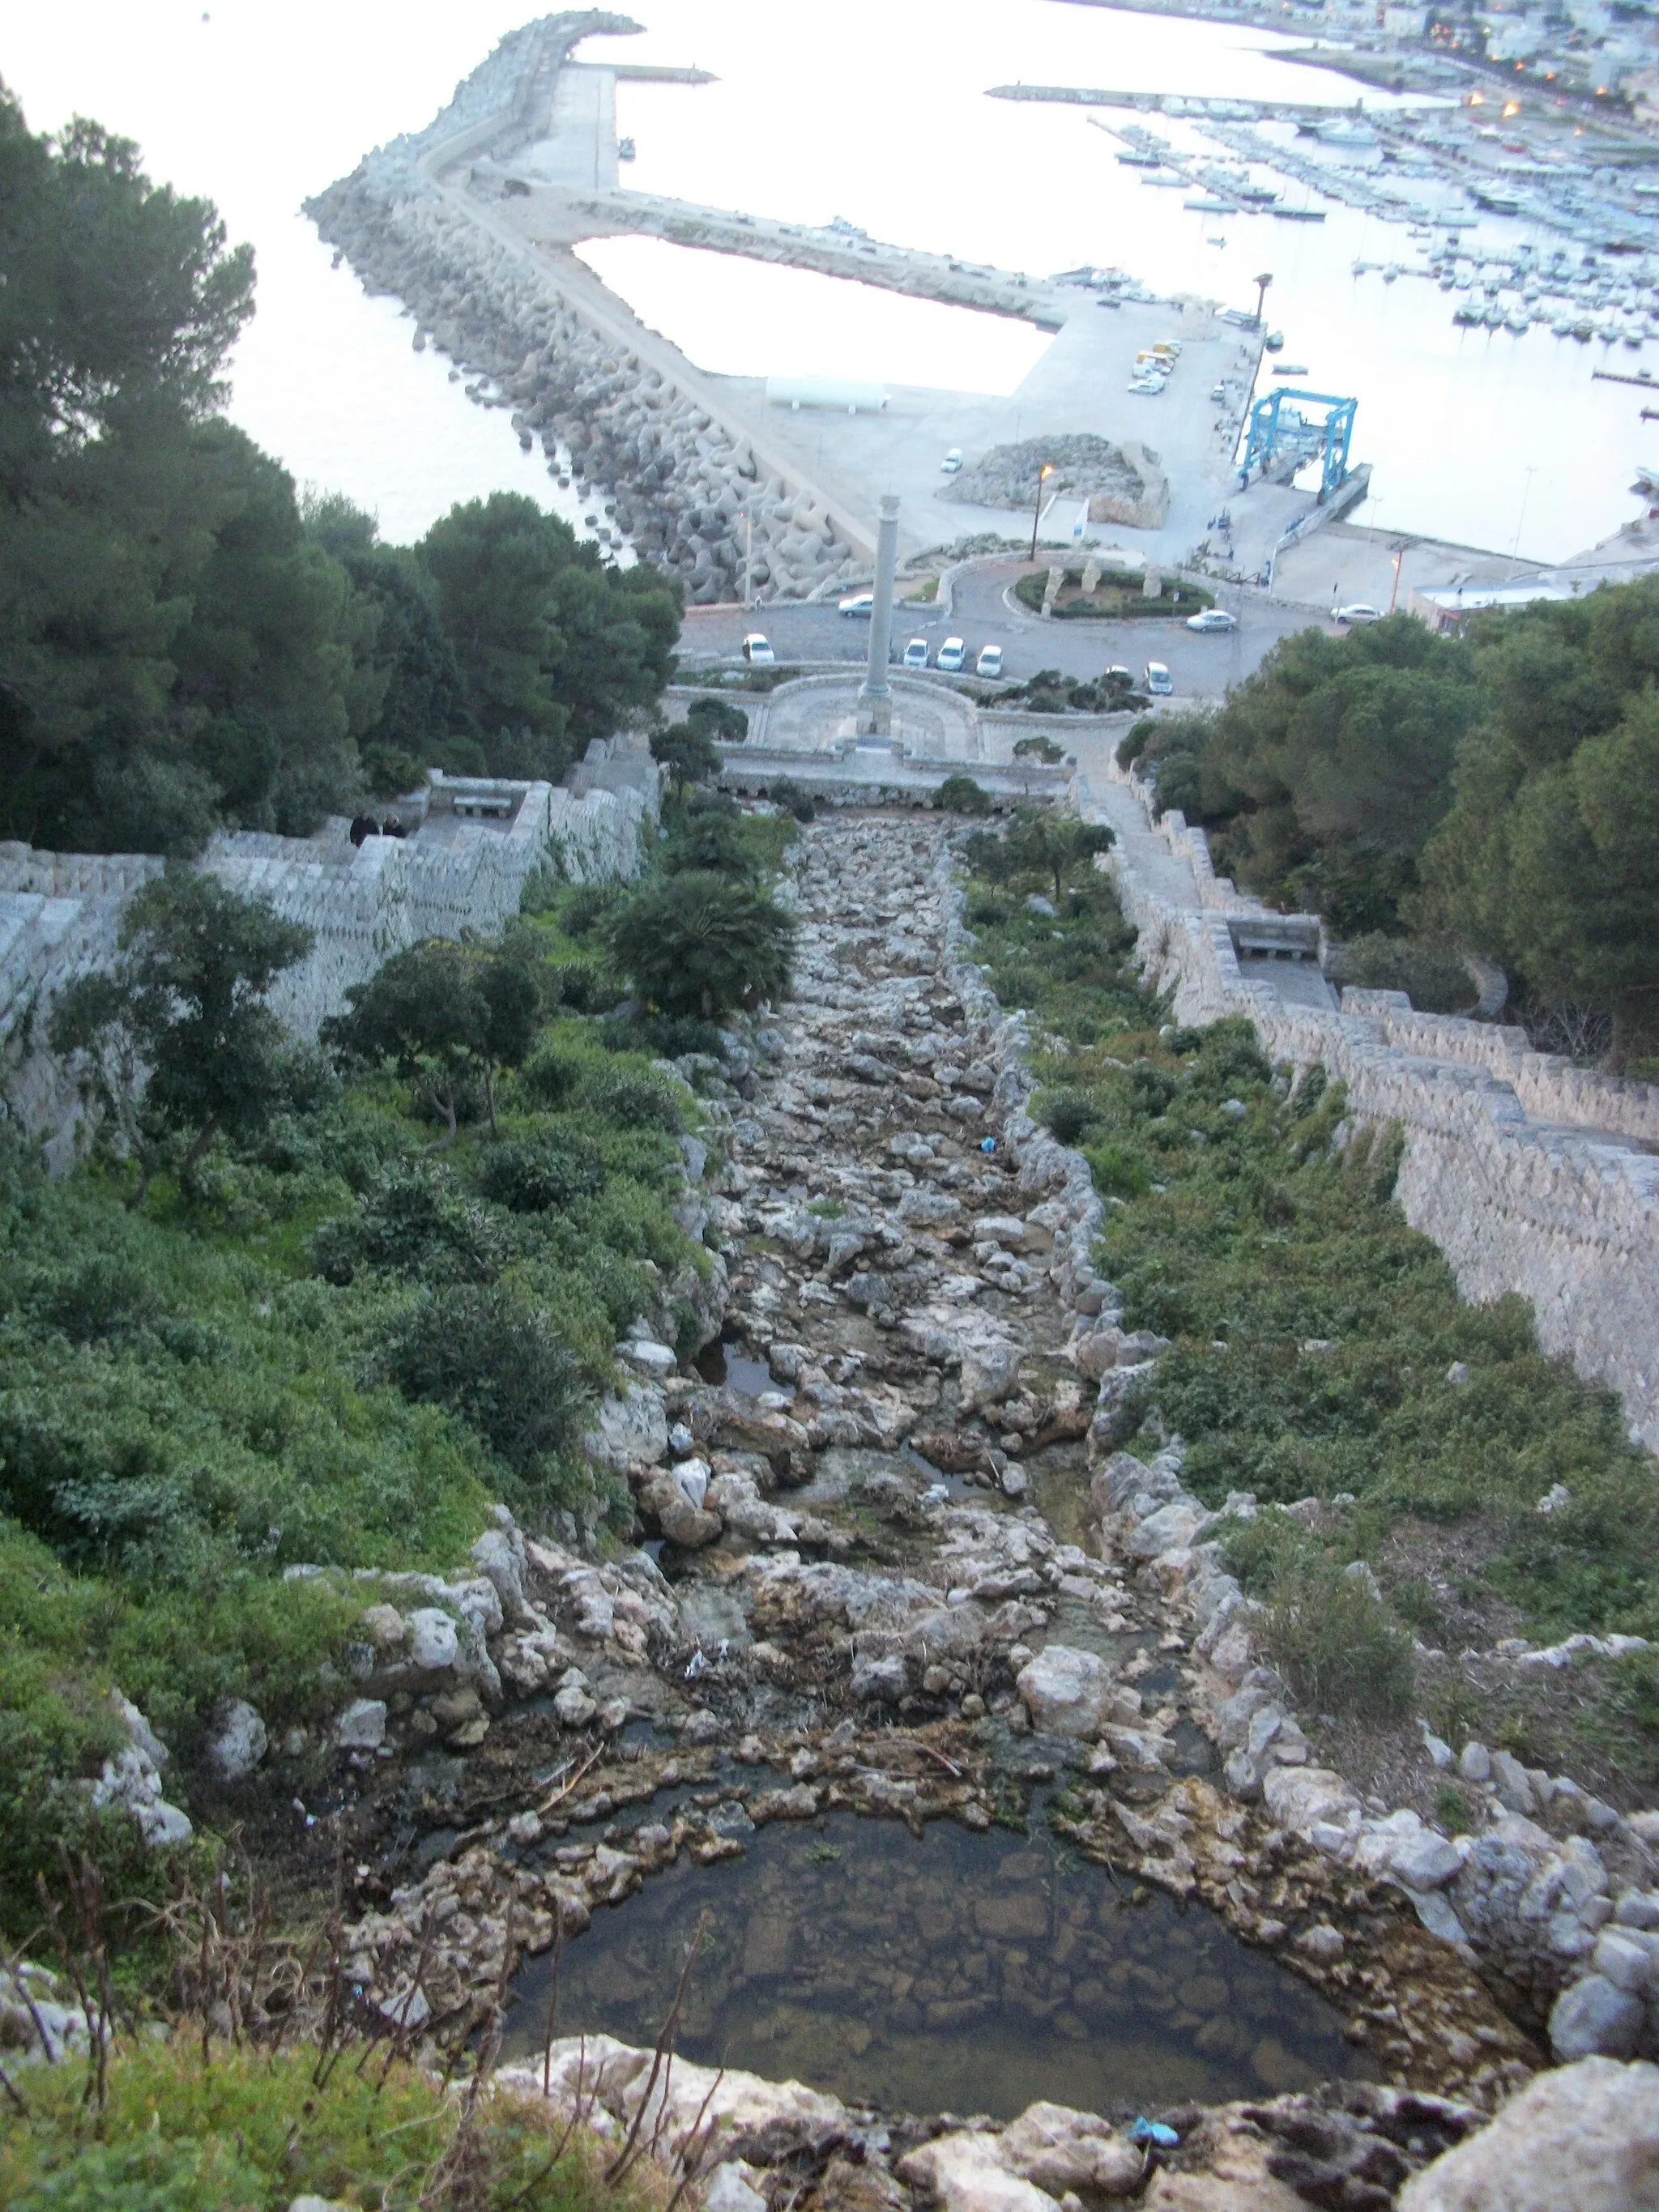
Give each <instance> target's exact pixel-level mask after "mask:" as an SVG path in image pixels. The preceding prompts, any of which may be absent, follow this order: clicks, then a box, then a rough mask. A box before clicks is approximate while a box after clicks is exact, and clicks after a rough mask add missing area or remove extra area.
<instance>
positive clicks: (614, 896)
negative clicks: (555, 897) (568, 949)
mask: <svg viewBox="0 0 1659 2212" xmlns="http://www.w3.org/2000/svg"><path fill="white" fill-rule="evenodd" d="M625 896H627V894H626V890H625V888H624V886H623V885H622V884H615V883H604V884H572V885H571V887H570V889H569V890H568V891H567V892H566V893H565V894H564V897H563V900H562V902H561V904H560V908H559V927H560V928H561V929H562V930H563V932H564V933H565V935H566V936H567V937H574V939H577V941H578V942H579V943H580V940H581V939H584V938H586V937H591V936H592V934H593V933H594V931H595V930H596V929H597V928H598V927H599V925H600V924H601V923H602V922H604V921H607V920H608V919H609V918H610V916H611V915H613V914H614V913H615V912H616V910H617V908H618V907H619V906H620V905H621V904H622V902H623V898H624V897H625Z"/></svg>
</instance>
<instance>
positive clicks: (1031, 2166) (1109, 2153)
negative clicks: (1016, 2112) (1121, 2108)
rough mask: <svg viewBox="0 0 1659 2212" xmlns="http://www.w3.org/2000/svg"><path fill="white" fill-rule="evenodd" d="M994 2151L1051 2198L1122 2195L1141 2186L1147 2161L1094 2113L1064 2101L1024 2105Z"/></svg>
mask: <svg viewBox="0 0 1659 2212" xmlns="http://www.w3.org/2000/svg"><path fill="white" fill-rule="evenodd" d="M997 2155H998V2157H999V2158H1000V2160H1001V2161H1002V2163H1003V2165H1004V2166H1006V2167H1007V2168H1008V2170H1009V2172H1011V2173H1017V2174H1018V2175H1019V2176H1020V2178H1021V2179H1022V2180H1025V2181H1030V2182H1034V2183H1035V2184H1036V2186H1037V2187H1038V2188H1039V2189H1042V2190H1046V2191H1047V2192H1048V2195H1049V2196H1050V2197H1064V2196H1065V2194H1066V2191H1067V2190H1074V2191H1076V2192H1077V2194H1078V2195H1079V2197H1085V2198H1087V2197H1127V2196H1128V2195H1129V2194H1130V2193H1131V2192H1132V2191H1133V2190H1135V2189H1137V2188H1139V2185H1140V2179H1141V2175H1142V2172H1143V2171H1144V2168H1145V2165H1146V2161H1145V2159H1144V2158H1143V2156H1142V2154H1141V2153H1140V2152H1139V2151H1138V2150H1137V2149H1136V2148H1135V2147H1134V2145H1133V2143H1131V2142H1125V2141H1124V2139H1123V2137H1122V2136H1120V2135H1118V2134H1116V2133H1115V2131H1114V2130H1113V2128H1112V2126H1111V2124H1110V2123H1109V2121H1106V2120H1103V2119H1102V2118H1100V2116H1099V2115H1098V2113H1096V2112H1075V2111H1073V2108H1072V2106H1069V2105H1050V2104H1047V2103H1042V2104H1036V2105H1028V2106H1026V2107H1025V2110H1024V2112H1022V2113H1021V2114H1020V2116H1019V2118H1018V2119H1017V2120H1015V2121H1013V2122H1012V2124H1011V2125H1009V2126H1008V2127H1006V2128H1005V2129H1004V2130H1003V2131H1002V2139H1001V2141H1000V2142H999V2143H998V2145H997Z"/></svg>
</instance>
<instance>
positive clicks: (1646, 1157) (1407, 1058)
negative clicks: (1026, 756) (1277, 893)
mask: <svg viewBox="0 0 1659 2212" xmlns="http://www.w3.org/2000/svg"><path fill="white" fill-rule="evenodd" d="M1126 780H1127V781H1130V782H1131V783H1132V785H1133V787H1134V788H1135V789H1136V790H1137V792H1138V793H1139V791H1140V788H1141V787H1139V785H1138V784H1134V780H1133V777H1130V778H1127V779H1126ZM1073 788H1074V795H1075V797H1076V798H1077V800H1078V803H1079V805H1080V806H1081V808H1082V810H1083V811H1085V813H1091V811H1097V810H1095V809H1092V808H1091V799H1090V793H1089V787H1088V783H1087V781H1086V779H1085V778H1081V777H1079V779H1078V781H1077V783H1076V785H1075V786H1074V787H1073ZM1158 834H1160V835H1161V836H1162V837H1163V839H1164V842H1165V843H1166V844H1167V846H1168V847H1169V848H1170V852H1171V853H1172V854H1178V855H1179V856H1180V857H1181V858H1182V859H1184V860H1188V862H1189V863H1190V864H1191V866H1192V869H1193V873H1194V878H1195V880H1196V883H1197V886H1198V896H1199V901H1200V905H1199V908H1197V909H1196V910H1194V909H1189V908H1180V907H1176V906H1174V905H1172V904H1171V903H1170V901H1169V900H1168V898H1167V897H1166V896H1164V895H1163V894H1161V893H1160V892H1159V891H1158V890H1157V889H1155V888H1154V887H1153V885H1152V884H1151V883H1150V882H1149V881H1147V880H1146V879H1145V872H1144V871H1141V870H1138V868H1137V866H1136V865H1135V862H1134V860H1133V858H1132V857H1131V856H1129V855H1127V854H1126V853H1125V852H1124V850H1123V848H1122V847H1121V844H1120V846H1119V847H1118V848H1115V850H1114V851H1113V852H1112V853H1111V854H1109V856H1108V862H1107V865H1108V866H1109V869H1110V871H1111V872H1112V874H1113V876H1114V878H1115V882H1116V884H1117V887H1118V891H1119V895H1120V896H1121V899H1122V902H1123V907H1124V911H1125V913H1126V914H1127V916H1128V918H1129V920H1130V921H1133V923H1134V924H1135V926H1136V927H1137V928H1138V929H1139V931H1140V933H1141V940H1140V941H1141V957H1142V959H1143V962H1144V964H1145V967H1146V973H1147V975H1148V976H1149V978H1150V980H1152V981H1154V982H1156V983H1158V984H1159V985H1160V986H1172V987H1173V988H1174V994H1175V1011H1176V1018H1178V1019H1180V1020H1182V1021H1184V1022H1207V1021H1214V1020H1217V1019H1218V1018H1220V1017H1222V1016H1223V1015H1226V1014H1245V1015H1248V1016H1249V1018H1250V1019H1251V1020H1253V1021H1254V1022H1255V1024H1256V1026H1257V1029H1258V1030H1259V1032H1260V1034H1261V1040H1262V1043H1263V1046H1264V1048H1266V1050H1267V1052H1268V1053H1269V1054H1271V1055H1272V1056H1273V1058H1274V1059H1276V1060H1289V1061H1291V1063H1292V1064H1293V1065H1294V1066H1296V1067H1297V1069H1298V1070H1300V1069H1302V1068H1305V1067H1308V1066H1311V1065H1313V1064H1314V1063H1315V1062H1316V1061H1319V1062H1322V1064H1323V1065H1324V1066H1325V1067H1326V1069H1327V1070H1328V1073H1330V1075H1331V1076H1332V1078H1333V1079H1340V1080H1341V1081H1342V1082H1344V1083H1345V1084H1346V1085H1347V1090H1348V1097H1349V1100H1350V1103H1351V1104H1352V1109H1353V1112H1354V1115H1356V1117H1357V1118H1359V1119H1361V1120H1364V1121H1369V1122H1397V1123H1398V1124H1399V1125H1400V1126H1401V1129H1402V1130H1403V1132H1404V1134H1405V1140H1406V1142H1405V1153H1404V1157H1403V1158H1402V1161H1401V1170H1400V1180H1399V1183H1398V1186H1397V1194H1398V1196H1399V1199H1400V1202H1401V1206H1403V1207H1404V1209H1405V1212H1406V1218H1407V1220H1408V1221H1410V1222H1411V1224H1412V1225H1413V1228H1417V1229H1420V1230H1422V1231H1423V1232H1424V1233H1425V1235H1426V1236H1429V1237H1432V1238H1433V1239H1434V1241H1435V1243H1437V1245H1438V1246H1439V1247H1440V1249H1441V1250H1442V1251H1443V1253H1444V1254H1445V1255H1446V1257H1447V1259H1448V1260H1449V1261H1450V1262H1451V1264H1452V1267H1453V1268H1454V1269H1455V1273H1456V1276H1457V1281H1458V1286H1459V1288H1460V1289H1461V1290H1462V1292H1463V1294H1464V1296H1465V1297H1469V1298H1474V1299H1483V1300H1484V1299H1491V1298H1496V1297H1502V1296H1503V1295H1504V1293H1505V1292H1508V1291H1516V1292H1518V1293H1519V1294H1520V1295H1521V1296H1522V1297H1525V1298H1528V1299H1529V1300H1530V1301H1531V1303H1532V1305H1533V1308H1534V1311H1535V1313H1536V1315H1537V1320H1538V1334H1539V1338H1540V1340H1541V1342H1542V1344H1543V1345H1544V1346H1545V1348H1546V1350H1547V1351H1549V1352H1559V1353H1565V1354H1566V1355H1567V1356H1568V1357H1569V1358H1571V1360H1572V1362H1573V1364H1574V1365H1575V1366H1576V1367H1577V1369H1578V1370H1579V1371H1580V1372H1581V1373H1582V1374H1584V1375H1588V1376H1596V1377H1598V1378H1600V1379H1601V1381H1604V1382H1606V1383H1609V1384H1610V1385H1611V1386H1612V1387H1613V1389H1616V1390H1617V1391H1618V1392H1619V1394H1620V1397H1621V1398H1622V1400H1623V1401H1624V1404H1625V1407H1626V1412H1627V1413H1628V1414H1629V1416H1630V1420H1631V1425H1632V1433H1633V1434H1634V1435H1635V1436H1637V1437H1639V1438H1640V1440H1641V1441H1643V1442H1644V1443H1646V1444H1648V1445H1649V1446H1650V1447H1651V1448H1655V1449H1659V1156H1656V1155H1655V1154H1653V1153H1651V1152H1644V1151H1641V1150H1638V1149H1637V1146H1635V1145H1633V1144H1632V1142H1631V1141H1630V1139H1632V1138H1635V1139H1646V1138H1650V1137H1651V1136H1653V1135H1654V1134H1656V1133H1659V1097H1656V1092H1655V1089H1654V1086H1652V1085H1645V1084H1622V1083H1619V1082H1616V1081H1614V1080H1613V1079H1609V1078H1607V1077H1604V1076H1596V1075H1593V1074H1589V1073H1586V1072H1584V1071H1583V1070H1581V1069H1577V1068H1575V1067H1573V1066H1571V1063H1570V1062H1567V1061H1564V1060H1557V1059H1553V1057H1552V1056H1551V1055H1549V1054H1542V1053H1532V1052H1528V1050H1527V1049H1526V1048H1525V1040H1524V1037H1523V1036H1522V1033H1521V1032H1519V1031H1518V1030H1505V1029H1501V1028H1495V1027H1489V1026H1488V1025H1486V1024H1480V1023H1475V1022H1463V1021H1455V1020H1451V1019H1449V1018H1445V1017H1443V1016H1437V1015H1428V1014H1419V1013H1417V1012H1414V1011H1413V1009H1412V1007H1411V1005H1410V1002H1409V1000H1407V999H1406V998H1405V997H1404V994H1401V993H1395V992H1388V993H1376V992H1369V993H1359V992H1349V993H1347V994H1345V997H1344V1000H1343V1011H1342V1012H1340V1013H1337V1012H1322V1011H1321V1010H1319V1009H1317V1008H1316V1007H1311V1006H1294V1005H1289V1004H1286V1003H1285V1000H1282V999H1281V998H1280V997H1279V994H1278V993H1277V992H1276V991H1274V990H1273V987H1271V985H1269V984H1266V983H1259V982H1254V981H1247V980H1246V978H1245V977H1244V975H1243V973H1242V971H1241V969H1240V967H1239V963H1238V958H1237V953H1236V951H1235V950H1234V945H1233V937H1232V930H1231V927H1230V922H1231V921H1236V920H1243V919H1245V918H1247V917H1249V916H1252V915H1261V914H1262V913H1263V912H1265V909H1264V908H1262V907H1261V902H1259V901H1258V900H1255V899H1251V898H1248V897H1246V896H1243V895H1242V894H1240V893H1239V892H1237V890H1234V887H1233V885H1232V884H1231V883H1229V882H1228V881H1227V880H1226V878H1218V877H1217V876H1216V875H1215V873H1214V871H1213V869H1212V867H1211V866H1210V857H1209V849H1208V846H1207V843H1206V840H1205V838H1204V835H1203V832H1202V831H1201V830H1198V829H1190V828H1188V825H1187V823H1185V822H1184V820H1183V819H1182V817H1181V815H1180V814H1179V813H1178V812H1176V811H1173V810H1172V811H1170V813H1169V814H1166V815H1165V816H1164V820H1163V822H1162V823H1160V824H1158Z"/></svg>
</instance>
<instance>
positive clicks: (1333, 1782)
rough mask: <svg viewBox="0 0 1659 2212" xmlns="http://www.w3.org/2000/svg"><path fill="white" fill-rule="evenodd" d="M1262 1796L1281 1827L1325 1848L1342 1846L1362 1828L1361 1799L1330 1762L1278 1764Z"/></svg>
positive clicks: (1338, 1848) (1267, 1780)
mask: <svg viewBox="0 0 1659 2212" xmlns="http://www.w3.org/2000/svg"><path fill="white" fill-rule="evenodd" d="M1262 1796H1264V1798H1265V1799H1266V1801H1267V1810H1268V1812H1269V1813H1270V1814H1272V1815H1273V1819H1274V1820H1277V1821H1278V1823H1279V1826H1280V1827H1281V1828H1290V1829H1292V1830H1293V1831H1294V1832H1296V1834H1297V1835H1298V1836H1301V1837H1303V1838H1305V1839H1306V1840H1307V1841H1308V1842H1310V1843H1312V1844H1317V1845H1318V1846H1319V1847H1320V1849H1321V1850H1340V1849H1341V1847H1342V1845H1343V1844H1344V1843H1345V1842H1346V1839H1347V1838H1349V1837H1351V1836H1352V1834H1354V1833H1355V1832H1357V1831H1358V1826H1359V1819H1360V1807H1359V1800H1358V1797H1356V1796H1355V1795H1354V1793H1353V1791H1352V1790H1351V1789H1350V1788H1349V1787H1348V1785H1347V1784H1346V1782H1345V1781H1344V1780H1343V1779H1342V1777H1341V1776H1340V1774H1334V1773H1333V1772H1332V1771H1331V1770H1330V1768H1329V1767H1328V1766H1275V1767H1273V1768H1272V1769H1271V1770H1270V1771H1269V1772H1268V1773H1267V1775H1266V1777H1265V1778H1263V1782H1262Z"/></svg>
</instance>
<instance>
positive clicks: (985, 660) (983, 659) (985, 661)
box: [974, 645, 1002, 677]
mask: <svg viewBox="0 0 1659 2212" xmlns="http://www.w3.org/2000/svg"><path fill="white" fill-rule="evenodd" d="M974 673H975V675H976V676H993V677H994V676H1000V675H1001V673H1002V647H1000V645H982V646H981V647H980V649H979V659H977V660H976V661H975V663H974Z"/></svg>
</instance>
